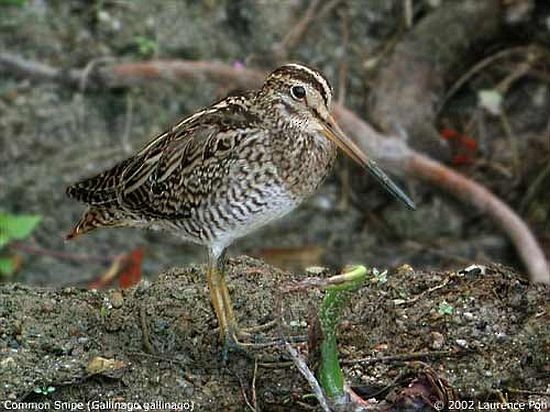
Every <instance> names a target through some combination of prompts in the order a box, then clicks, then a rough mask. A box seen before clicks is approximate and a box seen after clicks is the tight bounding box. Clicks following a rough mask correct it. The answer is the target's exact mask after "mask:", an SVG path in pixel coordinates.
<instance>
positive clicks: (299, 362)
mask: <svg viewBox="0 0 550 412" xmlns="http://www.w3.org/2000/svg"><path fill="white" fill-rule="evenodd" d="M285 347H286V350H287V352H288V354H289V355H290V357H291V358H292V360H293V361H294V364H295V365H296V367H297V368H298V370H299V371H300V373H301V374H302V375H303V376H304V378H306V380H307V382H308V383H309V386H310V387H311V389H312V390H313V393H314V394H315V397H316V398H317V400H318V401H319V404H320V405H321V408H322V409H323V411H325V412H330V408H329V406H328V402H327V399H326V398H325V395H324V394H323V390H322V389H321V385H319V382H318V381H317V379H316V378H315V375H314V374H313V372H312V371H311V369H309V367H308V366H307V364H306V361H305V360H304V358H302V356H300V354H299V353H298V351H297V350H296V349H294V348H293V347H292V345H291V344H290V343H288V341H287V340H286V339H285Z"/></svg>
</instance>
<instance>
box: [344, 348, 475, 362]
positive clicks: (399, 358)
mask: <svg viewBox="0 0 550 412" xmlns="http://www.w3.org/2000/svg"><path fill="white" fill-rule="evenodd" d="M470 353H472V351H469V350H462V351H458V352H457V351H453V350H440V351H432V352H414V353H405V354H402V355H391V356H369V357H366V358H358V359H348V360H343V361H342V364H343V365H355V364H357V363H360V364H362V365H374V364H377V363H390V362H404V361H412V360H419V359H426V358H440V357H444V356H452V357H459V356H464V355H467V354H470Z"/></svg>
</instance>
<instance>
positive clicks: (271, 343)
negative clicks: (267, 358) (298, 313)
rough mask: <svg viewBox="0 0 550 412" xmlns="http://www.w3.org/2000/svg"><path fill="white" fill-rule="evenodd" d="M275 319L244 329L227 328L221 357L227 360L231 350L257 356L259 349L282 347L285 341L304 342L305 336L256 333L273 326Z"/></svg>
mask: <svg viewBox="0 0 550 412" xmlns="http://www.w3.org/2000/svg"><path fill="white" fill-rule="evenodd" d="M274 325H275V321H272V322H268V323H266V324H263V325H258V326H254V327H250V328H244V329H237V328H236V329H233V330H228V331H227V333H226V334H225V339H224V345H223V359H224V361H227V360H228V358H229V354H230V353H231V352H240V353H241V354H244V355H246V356H251V357H254V358H257V357H258V356H257V353H258V351H259V350H261V349H269V348H282V347H284V345H285V343H286V342H291V343H296V342H305V341H306V340H307V338H306V337H305V336H293V337H288V338H282V337H273V336H266V335H264V334H261V333H258V332H262V331H266V330H269V329H271V328H273V326H274Z"/></svg>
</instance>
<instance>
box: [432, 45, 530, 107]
mask: <svg viewBox="0 0 550 412" xmlns="http://www.w3.org/2000/svg"><path fill="white" fill-rule="evenodd" d="M537 50H538V48H537V46H528V47H524V46H521V47H511V48H509V49H504V50H501V51H499V52H497V53H495V54H493V55H491V56H489V57H487V58H485V59H483V60H481V61H480V62H478V63H476V64H475V65H474V66H473V67H472V68H471V69H470V70H468V71H467V72H466V73H464V74H463V75H462V76H460V78H459V79H458V80H457V81H456V82H454V84H453V85H452V86H451V88H450V89H449V90H448V91H447V93H446V94H445V97H443V99H441V103H440V104H439V106H438V109H437V111H436V112H437V113H440V112H441V110H442V109H443V108H444V107H445V105H446V104H447V102H448V101H449V99H450V98H451V97H453V96H454V95H455V93H456V92H457V91H458V90H460V89H461V88H462V86H464V85H465V84H466V83H467V82H468V81H469V80H470V79H471V78H472V77H473V76H475V75H476V74H477V73H479V72H480V71H481V70H483V69H484V68H486V67H487V66H490V65H491V64H493V63H494V62H496V61H497V60H500V59H503V58H506V57H510V56H512V55H515V54H527V55H529V54H531V53H533V52H536V51H537Z"/></svg>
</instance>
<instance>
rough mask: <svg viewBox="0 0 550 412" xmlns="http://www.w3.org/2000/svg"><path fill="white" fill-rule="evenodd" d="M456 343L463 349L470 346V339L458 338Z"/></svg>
mask: <svg viewBox="0 0 550 412" xmlns="http://www.w3.org/2000/svg"><path fill="white" fill-rule="evenodd" d="M455 343H456V344H457V345H458V346H460V347H461V348H463V349H467V348H468V341H467V340H466V339H457V340H455Z"/></svg>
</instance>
